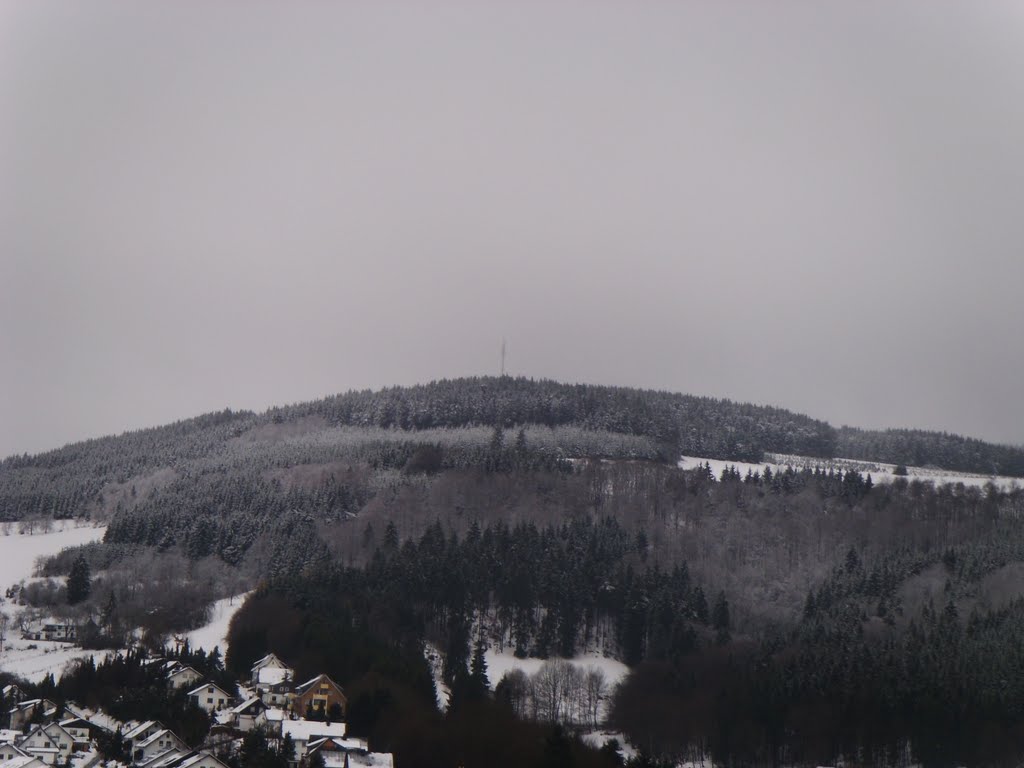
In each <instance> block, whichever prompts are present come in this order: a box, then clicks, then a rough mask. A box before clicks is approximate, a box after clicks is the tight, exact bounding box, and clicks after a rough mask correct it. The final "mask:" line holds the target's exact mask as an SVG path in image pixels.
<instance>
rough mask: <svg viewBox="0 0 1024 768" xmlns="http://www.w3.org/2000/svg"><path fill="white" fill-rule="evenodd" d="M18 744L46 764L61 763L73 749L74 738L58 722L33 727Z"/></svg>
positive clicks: (64, 761) (68, 757)
mask: <svg viewBox="0 0 1024 768" xmlns="http://www.w3.org/2000/svg"><path fill="white" fill-rule="evenodd" d="M18 746H19V747H20V748H21V749H22V751H24V752H26V753H27V754H30V755H33V756H35V757H38V758H39V759H41V760H42V761H43V762H44V763H46V764H47V765H57V764H58V763H60V764H61V765H63V764H64V763H66V762H67V761H68V760H69V759H70V757H71V753H72V752H74V751H75V738H74V736H72V735H71V734H70V733H68V732H67V731H66V730H65V729H64V728H62V727H61V726H60V725H59V724H58V723H50V724H48V725H40V726H36V727H34V728H33V729H32V730H31V731H30V732H29V733H28V735H27V736H26V737H25V738H24V739H22V740H21V742H20V743H19V744H18Z"/></svg>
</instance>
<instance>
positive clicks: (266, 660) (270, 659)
mask: <svg viewBox="0 0 1024 768" xmlns="http://www.w3.org/2000/svg"><path fill="white" fill-rule="evenodd" d="M271 664H275V665H277V666H279V667H284V668H285V669H291V667H289V666H288V665H287V664H285V663H284V662H283V661H281V659H279V658H278V657H277V656H276V655H275V654H273V653H268V654H267V655H266V656H264V657H263V658H262V659H258V660H257V661H256V663H254V664H253V665H252V671H253V672H255V671H256V670H258V669H263V667H266V666H269V665H271Z"/></svg>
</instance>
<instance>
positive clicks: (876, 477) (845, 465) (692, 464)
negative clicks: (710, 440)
mask: <svg viewBox="0 0 1024 768" xmlns="http://www.w3.org/2000/svg"><path fill="white" fill-rule="evenodd" d="M705 464H708V465H710V466H711V471H712V472H713V473H714V475H715V477H716V478H717V477H721V476H722V470H723V469H725V468H726V467H735V468H736V469H737V470H738V471H739V473H740V474H741V475H746V474H747V470H752V471H754V472H763V471H764V468H765V467H766V466H767V467H771V469H772V472H776V471H778V470H780V469H785V468H786V467H793V468H794V469H798V470H799V469H803V468H804V467H809V468H811V469H813V468H815V467H821V468H823V469H825V470H828V469H834V470H842V471H843V472H847V471H849V470H851V469H853V470H856V471H857V472H860V473H861V474H863V475H871V479H872V481H874V482H876V483H879V482H882V483H887V482H892V480H893V479H894V478H895V477H896V475H894V474H893V470H894V469H895V468H896V465H895V464H885V463H883V462H878V461H858V460H855V459H842V458H836V459H819V458H815V457H814V456H796V455H790V454H783V453H775V454H771V453H770V454H767V455H766V456H765V461H764V462H762V463H760V464H749V463H747V462H743V461H723V460H721V459H708V458H701V457H698V456H683V457H682V458H680V460H679V466H680V467H682V468H683V469H696V468H697V467H700V466H704V465H705ZM907 479H908V480H926V481H931V482H933V483H935V484H936V485H941V484H943V483H963V484H964V485H973V486H977V487H979V488H980V487H983V486H984V485H986V484H987V483H994V484H995V485H996V486H998V487H999V488H1001V489H1004V490H1006V489H1009V488H1011V487H1013V486H1020V485H1024V482H1022V480H1021V478H1019V477H1005V476H1003V475H978V474H972V473H970V472H956V471H954V470H948V469H935V468H931V467H910V466H908V467H907Z"/></svg>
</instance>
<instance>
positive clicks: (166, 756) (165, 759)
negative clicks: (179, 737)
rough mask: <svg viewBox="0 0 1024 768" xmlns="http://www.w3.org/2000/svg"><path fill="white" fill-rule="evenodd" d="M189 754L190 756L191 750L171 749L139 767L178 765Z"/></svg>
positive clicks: (158, 767)
mask: <svg viewBox="0 0 1024 768" xmlns="http://www.w3.org/2000/svg"><path fill="white" fill-rule="evenodd" d="M187 754H189V750H187V749H178V748H177V747H171V748H170V749H165V750H164V751H163V752H158V753H157V754H155V755H153V757H151V758H149V759H148V760H144V761H142V762H140V763H138V765H139V766H141V768H160V766H164V765H172V764H174V763H176V762H177V761H178V760H180V759H181V758H182V757H184V756H185V755H187Z"/></svg>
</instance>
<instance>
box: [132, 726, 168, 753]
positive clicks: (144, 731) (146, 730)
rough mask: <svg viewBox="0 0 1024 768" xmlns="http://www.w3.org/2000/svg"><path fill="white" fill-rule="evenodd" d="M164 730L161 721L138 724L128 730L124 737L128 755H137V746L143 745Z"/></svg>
mask: <svg viewBox="0 0 1024 768" xmlns="http://www.w3.org/2000/svg"><path fill="white" fill-rule="evenodd" d="M162 730H164V727H163V725H162V724H161V723H160V721H159V720H146V721H144V722H141V723H136V724H135V725H133V726H131V727H130V728H128V730H127V731H125V732H124V734H123V736H122V739H123V740H124V745H125V748H126V749H127V750H128V754H130V755H133V754H135V745H136V744H141V743H142V742H143V741H145V740H146V739H148V738H149V737H150V736H152V735H153V734H154V733H156V732H157V731H162Z"/></svg>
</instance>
